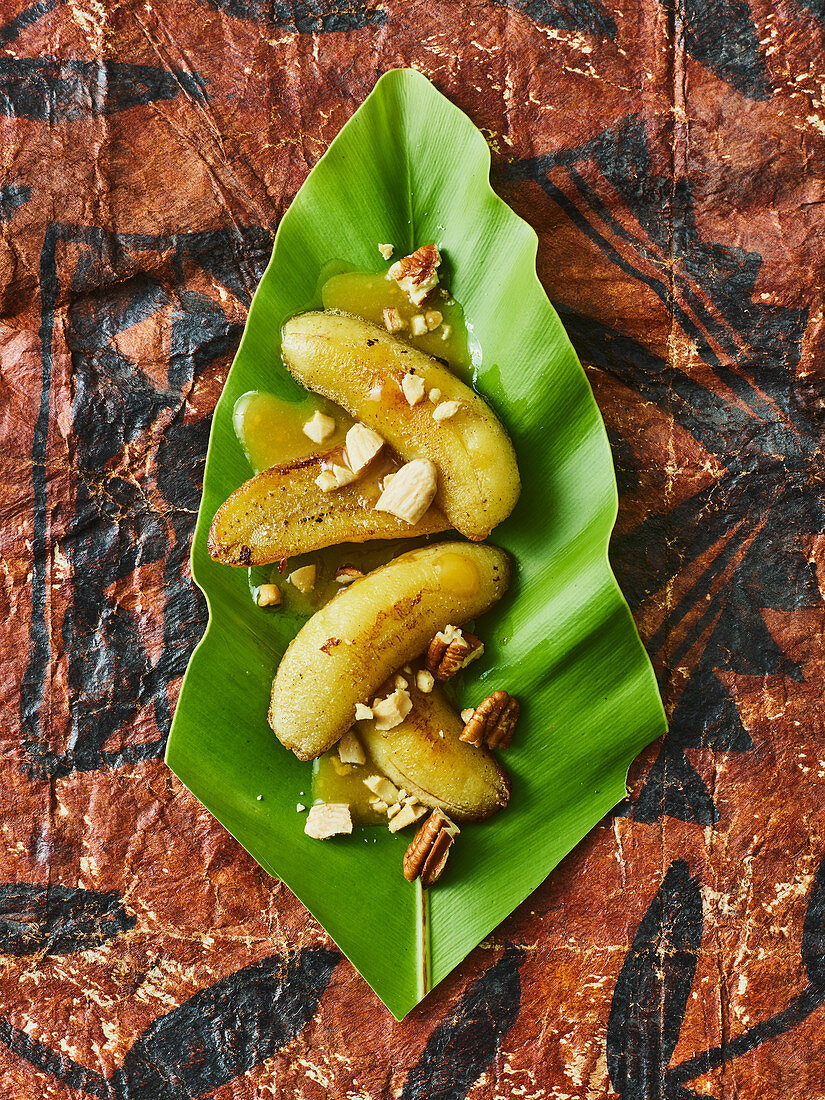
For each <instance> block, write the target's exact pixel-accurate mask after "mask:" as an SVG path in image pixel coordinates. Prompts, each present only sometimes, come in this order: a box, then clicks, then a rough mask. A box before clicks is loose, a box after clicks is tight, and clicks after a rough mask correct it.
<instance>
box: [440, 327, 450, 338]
mask: <svg viewBox="0 0 825 1100" xmlns="http://www.w3.org/2000/svg"><path fill="white" fill-rule="evenodd" d="M452 334H453V326H452V325H445V326H444V328H443V329H442V330H441V339H442V340H449V339H450V337H451V336H452Z"/></svg>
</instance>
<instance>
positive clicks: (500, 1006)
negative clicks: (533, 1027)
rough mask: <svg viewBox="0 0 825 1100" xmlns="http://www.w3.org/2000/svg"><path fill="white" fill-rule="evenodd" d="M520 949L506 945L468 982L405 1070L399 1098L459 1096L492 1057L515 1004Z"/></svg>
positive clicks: (451, 1098) (518, 1000) (458, 1098)
mask: <svg viewBox="0 0 825 1100" xmlns="http://www.w3.org/2000/svg"><path fill="white" fill-rule="evenodd" d="M524 955H525V953H524V949H523V948H521V947H515V946H514V945H513V944H508V945H507V946H506V947H505V949H504V954H503V955H502V957H501V958H500V959H499V961H498V962H497V963H496V964H495V965H494V966H491V967H490V968H489V969H488V970H485V971H484V973H483V974H482V975H481V977H479V978H477V979H476V980H475V981H474V982H473V984H472V985H470V986H469V987H468V988H467V990H466V992H465V993H464V996H463V997H462V999H461V1002H460V1004H459V1005H458V1007H457V1009H456V1010H455V1012H454V1013H453V1014H452V1015H451V1016H448V1017H446V1018H445V1019H443V1020H442V1021H441V1022H440V1023H439V1024H438V1026H437V1027H436V1028H435V1030H434V1031H433V1033H432V1035H431V1036H430V1038H429V1039H428V1040H427V1045H426V1047H425V1048H424V1052H423V1054H422V1055H421V1057H420V1058H419V1060H418V1062H417V1063H416V1065H415V1066H413V1068H412V1069H411V1070H410V1072H409V1073H408V1074H407V1079H406V1081H405V1083H404V1091H403V1092H402V1094H401V1100H464V1097H466V1095H467V1093H468V1092H469V1090H470V1089H471V1088H472V1086H473V1084H474V1083H475V1082H476V1081H477V1080H478V1078H479V1077H480V1076H481V1074H482V1073H483V1072H484V1070H485V1069H487V1067H488V1066H489V1065H490V1064H491V1062H492V1061H493V1059H494V1058H495V1056H496V1054H497V1052H498V1049H499V1047H500V1046H501V1040H502V1039H503V1038H504V1036H505V1035H506V1034H507V1032H508V1031H509V1030H510V1028H511V1027H512V1026H513V1024H514V1023H515V1020H516V1018H517V1017H518V1013H519V1008H520V1007H521V979H520V976H519V970H520V968H521V965H522V963H523V962H524Z"/></svg>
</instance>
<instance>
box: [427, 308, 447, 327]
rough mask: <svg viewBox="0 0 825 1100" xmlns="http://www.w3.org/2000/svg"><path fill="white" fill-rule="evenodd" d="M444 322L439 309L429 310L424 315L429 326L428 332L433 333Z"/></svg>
mask: <svg viewBox="0 0 825 1100" xmlns="http://www.w3.org/2000/svg"><path fill="white" fill-rule="evenodd" d="M443 320H444V318H443V316H442V315H441V313H439V311H438V310H437V309H428V310H427V312H426V313H425V314H424V324H425V325H426V326H427V332H433V331H434V330H435V329H437V328H438V326H439V325H440V324H441V322H442V321H443Z"/></svg>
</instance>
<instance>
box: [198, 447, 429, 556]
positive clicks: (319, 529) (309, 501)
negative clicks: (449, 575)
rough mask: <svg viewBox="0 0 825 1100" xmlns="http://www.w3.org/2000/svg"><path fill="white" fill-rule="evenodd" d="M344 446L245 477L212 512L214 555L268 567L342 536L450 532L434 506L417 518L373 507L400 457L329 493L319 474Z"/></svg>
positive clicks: (336, 463) (359, 538) (336, 462)
mask: <svg viewBox="0 0 825 1100" xmlns="http://www.w3.org/2000/svg"><path fill="white" fill-rule="evenodd" d="M342 463H343V451H342V449H341V448H340V447H339V448H335V449H333V450H331V451H327V452H326V453H325V454H314V455H310V456H309V457H308V458H299V459H296V460H295V461H294V462H287V463H285V464H284V465H283V466H272V467H271V468H270V469H268V470H264V472H263V473H261V474H257V475H256V476H255V477H251V478H250V479H249V481H245V482H244V483H243V485H241V487H240V488H239V489H236V490H235V492H234V493H233V494H232V496H231V497H229V499H228V500H227V501H225V502H224V503H223V504H222V505H221V506H220V508H219V509H218V511H217V512H216V514H215V518H214V519H213V520H212V526H211V528H210V530H209V543H208V546H209V553H210V554H211V556H212V557H213V558H214V559H215V561H220V562H223V563H224V564H225V565H239V566H244V565H268V564H269V563H270V562H276V561H281V559H282V558H290V557H292V556H293V555H296V554H308V553H309V552H310V551H312V550H320V549H321V548H322V547H324V546H334V545H336V544H337V543H339V542H368V541H369V540H370V539H398V538H414V537H416V536H418V535H430V534H433V533H434V532H436V531H446V530H447V529H448V527H449V523H448V522H447V518H446V516H445V515H444V513H443V512H441V511H440V510H439V509H438V508H436V507H435V506H433V505H431V506H430V507H429V508H428V509H427V511H426V512H425V513H424V515H423V516H422V517H421V518H420V519H419V520H418V522H417V523H415V524H409V523H406V522H405V521H404V520H402V519H398V518H397V517H396V516H394V515H390V513H388V512H380V511H376V509H375V504H376V502H377V501H378V499H379V497H380V495H381V485H380V481H381V478H382V477H383V476H385V475H387V474H388V473H391V472H392V471H393V470H394V469H396V468H397V466H398V463H397V462H396V463H395V464H393V463H392V462H391V461H389V460H387V459H383V458H379V459H378V460H376V461H375V462H373V463H372V465H371V467H370V469H369V471H368V472H367V474H366V475H365V476H362V477H361V478H359V479H358V480H356V481H352V482H351V483H350V484H345V485H343V486H341V487H338V488H334V489H332V490H330V491H327V492H324V490H323V489H322V488H321V486H320V485H319V484H318V480H317V479H318V478H319V477H320V476H321V475H322V474H323V473H325V472H328V471H330V470H332V469H333V467H337V468H338V469H343V465H342Z"/></svg>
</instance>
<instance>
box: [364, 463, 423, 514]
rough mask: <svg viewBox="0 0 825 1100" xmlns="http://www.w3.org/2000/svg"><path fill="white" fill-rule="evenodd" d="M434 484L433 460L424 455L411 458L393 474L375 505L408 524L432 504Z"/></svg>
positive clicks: (381, 510)
mask: <svg viewBox="0 0 825 1100" xmlns="http://www.w3.org/2000/svg"><path fill="white" fill-rule="evenodd" d="M437 487H438V480H437V474H436V468H435V463H434V462H431V461H430V459H428V458H414V459H413V461H412V462H408V463H407V464H406V465H405V466H402V467H401V469H400V470H398V471H397V472H396V473H395V474H394V475H393V479H392V481H391V482H390V484H389V485H388V486H387V487H386V488H385V489H384V490H383V492H382V493H381V496H380V497H379V498H378V500H377V501H376V504H375V507H376V509H377V511H379V512H389V513H390V514H391V515H393V516H397V517H398V518H399V519H403V520H405V521H406V522H407V523H409V524H411V525H412V524H415V523H418V521H419V520H420V519H421V517H422V516H423V515H424V513H425V512H426V511H427V509H428V508H429V507H430V505H431V504H432V501H433V497H434V496H435V492H436V489H437Z"/></svg>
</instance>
